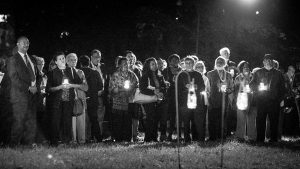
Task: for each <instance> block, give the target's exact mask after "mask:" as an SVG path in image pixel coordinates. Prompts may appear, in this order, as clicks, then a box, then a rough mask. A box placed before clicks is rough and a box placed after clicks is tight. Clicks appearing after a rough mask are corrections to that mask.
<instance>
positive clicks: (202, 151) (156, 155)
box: [0, 139, 300, 169]
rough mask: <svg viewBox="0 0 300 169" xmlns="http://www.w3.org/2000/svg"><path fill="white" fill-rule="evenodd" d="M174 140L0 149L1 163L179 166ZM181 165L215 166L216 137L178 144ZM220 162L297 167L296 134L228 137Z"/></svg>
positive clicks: (16, 168)
mask: <svg viewBox="0 0 300 169" xmlns="http://www.w3.org/2000/svg"><path fill="white" fill-rule="evenodd" d="M176 145H177V144H176V143H144V144H133V143H118V144H117V143H100V144H87V145H80V146H74V145H73V146H60V147H57V148H53V147H47V146H38V147H36V148H28V147H17V148H13V149H12V148H1V149H0V168H1V169H4V168H13V169H23V168H30V169H31V168H75V169H81V168H101V169H102V168H116V169H119V168H128V169H133V168H143V169H144V168H149V169H150V168H178V155H177V148H176ZM179 150H180V160H181V168H220V156H221V155H220V154H221V153H220V152H221V145H220V143H216V142H205V143H192V144H187V145H183V144H182V145H181V146H180V148H179ZM223 150H224V163H223V168H242V169H247V168H271V169H277V168H284V169H287V168H295V169H299V168H300V139H296V140H286V141H283V142H281V143H279V144H276V145H253V144H246V143H239V142H236V141H227V142H225V143H224V146H223Z"/></svg>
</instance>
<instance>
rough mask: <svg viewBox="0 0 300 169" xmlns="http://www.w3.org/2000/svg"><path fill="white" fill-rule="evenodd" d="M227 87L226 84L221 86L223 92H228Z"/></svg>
mask: <svg viewBox="0 0 300 169" xmlns="http://www.w3.org/2000/svg"><path fill="white" fill-rule="evenodd" d="M226 90H227V86H226V85H225V84H222V85H221V92H226Z"/></svg>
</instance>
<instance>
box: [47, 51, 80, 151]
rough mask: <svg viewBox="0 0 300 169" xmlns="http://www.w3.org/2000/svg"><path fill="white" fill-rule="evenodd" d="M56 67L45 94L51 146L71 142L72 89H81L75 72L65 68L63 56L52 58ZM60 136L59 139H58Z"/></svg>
mask: <svg viewBox="0 0 300 169" xmlns="http://www.w3.org/2000/svg"><path fill="white" fill-rule="evenodd" d="M53 61H54V62H55V64H56V65H57V67H56V68H55V69H53V70H52V71H50V72H49V74H48V82H47V85H46V92H47V93H49V96H48V98H47V99H49V101H48V102H47V103H49V104H50V105H47V106H49V107H50V108H49V109H50V112H51V136H50V143H51V145H54V146H57V145H58V144H59V141H60V140H61V141H62V142H63V143H70V142H71V140H72V114H73V106H74V98H75V92H74V89H78V88H81V87H82V85H81V84H82V80H81V79H80V77H79V76H78V75H77V73H76V72H75V70H74V69H73V68H70V67H66V61H65V55H64V54H63V53H57V54H55V55H54V57H53ZM60 136H61V138H60Z"/></svg>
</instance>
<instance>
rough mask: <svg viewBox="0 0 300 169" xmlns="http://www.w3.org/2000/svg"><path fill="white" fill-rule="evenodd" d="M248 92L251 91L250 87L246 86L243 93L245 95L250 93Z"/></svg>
mask: <svg viewBox="0 0 300 169" xmlns="http://www.w3.org/2000/svg"><path fill="white" fill-rule="evenodd" d="M250 91H251V89H250V86H249V85H248V84H247V85H246V86H245V89H244V92H245V93H250Z"/></svg>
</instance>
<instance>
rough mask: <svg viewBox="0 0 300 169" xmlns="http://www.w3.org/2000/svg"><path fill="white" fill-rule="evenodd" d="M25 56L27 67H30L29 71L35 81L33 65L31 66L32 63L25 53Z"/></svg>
mask: <svg viewBox="0 0 300 169" xmlns="http://www.w3.org/2000/svg"><path fill="white" fill-rule="evenodd" d="M24 57H25V61H26V66H27V69H28V71H29V76H30V79H31V81H32V82H33V81H35V76H34V73H33V70H32V67H31V64H30V62H29V60H28V56H27V54H25V55H24Z"/></svg>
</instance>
